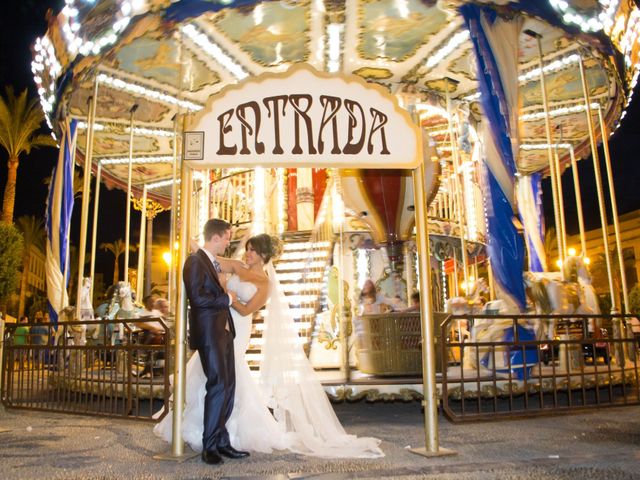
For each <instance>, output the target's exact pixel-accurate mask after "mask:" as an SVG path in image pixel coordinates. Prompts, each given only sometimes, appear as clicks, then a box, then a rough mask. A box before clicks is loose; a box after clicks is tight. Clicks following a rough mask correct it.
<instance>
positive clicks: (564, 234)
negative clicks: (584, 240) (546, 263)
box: [553, 130, 567, 255]
mask: <svg viewBox="0 0 640 480" xmlns="http://www.w3.org/2000/svg"><path fill="white" fill-rule="evenodd" d="M561 132H562V130H561ZM560 138H561V139H562V133H560ZM553 162H554V168H555V171H556V189H557V191H558V205H559V207H560V208H558V211H559V212H560V238H561V239H562V251H563V252H564V254H565V255H567V225H566V223H565V217H564V192H563V190H562V170H561V169H560V156H559V155H558V144H557V143H556V144H555V147H554V152H553Z"/></svg>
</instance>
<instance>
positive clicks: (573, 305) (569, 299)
mask: <svg viewBox="0 0 640 480" xmlns="http://www.w3.org/2000/svg"><path fill="white" fill-rule="evenodd" d="M562 268H563V274H564V278H565V280H563V279H562V275H561V274H560V273H559V272H545V273H538V272H535V273H534V272H525V274H524V282H525V286H526V291H527V296H528V298H529V299H530V300H531V302H532V303H533V305H534V307H535V313H537V314H541V315H550V314H558V315H572V314H585V315H598V314H599V313H600V307H599V306H598V299H597V297H596V293H595V290H594V288H593V286H592V285H591V276H590V274H589V271H588V270H587V267H586V265H585V264H584V261H583V260H582V258H581V257H576V256H571V257H567V259H566V260H565V262H564V264H563V266H562ZM593 328H594V326H593V325H591V324H590V326H589V329H590V330H592V329H593ZM554 330H555V320H550V321H549V322H548V323H547V322H544V323H542V324H541V325H540V327H539V329H538V336H539V338H548V339H550V340H552V339H553V336H554Z"/></svg>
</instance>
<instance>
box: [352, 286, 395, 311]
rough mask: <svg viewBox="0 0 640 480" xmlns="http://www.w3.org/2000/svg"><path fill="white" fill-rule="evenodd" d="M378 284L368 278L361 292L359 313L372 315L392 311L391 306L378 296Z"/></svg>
mask: <svg viewBox="0 0 640 480" xmlns="http://www.w3.org/2000/svg"><path fill="white" fill-rule="evenodd" d="M378 297H379V296H378V292H377V290H376V286H375V285H374V283H373V281H372V280H367V281H366V282H364V285H363V286H362V291H361V292H360V302H359V303H360V307H359V308H358V315H372V314H376V313H387V312H390V311H391V307H390V306H389V305H388V304H386V303H383V302H381V301H380V299H379V298H378Z"/></svg>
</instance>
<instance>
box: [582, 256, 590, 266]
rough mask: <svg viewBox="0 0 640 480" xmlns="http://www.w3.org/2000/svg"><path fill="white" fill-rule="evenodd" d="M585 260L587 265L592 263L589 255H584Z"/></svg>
mask: <svg viewBox="0 0 640 480" xmlns="http://www.w3.org/2000/svg"><path fill="white" fill-rule="evenodd" d="M583 262H584V264H585V265H589V264H590V263H591V259H590V258H589V257H584V259H583Z"/></svg>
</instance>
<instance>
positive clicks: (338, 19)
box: [41, 0, 638, 192]
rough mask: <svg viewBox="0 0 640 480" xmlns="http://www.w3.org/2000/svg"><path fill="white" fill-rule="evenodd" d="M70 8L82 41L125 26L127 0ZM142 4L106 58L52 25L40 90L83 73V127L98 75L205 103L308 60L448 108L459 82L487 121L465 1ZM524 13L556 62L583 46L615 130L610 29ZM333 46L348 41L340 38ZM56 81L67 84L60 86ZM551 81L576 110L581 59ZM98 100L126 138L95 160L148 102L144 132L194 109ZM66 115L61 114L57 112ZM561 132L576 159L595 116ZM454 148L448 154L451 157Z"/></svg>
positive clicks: (531, 90) (624, 8) (77, 83)
mask: <svg viewBox="0 0 640 480" xmlns="http://www.w3.org/2000/svg"><path fill="white" fill-rule="evenodd" d="M69 1H70V2H71V3H72V4H74V5H75V6H76V7H77V8H78V15H77V21H78V22H79V24H80V27H79V30H78V32H76V33H77V34H78V35H79V36H81V37H82V38H83V39H84V40H86V39H89V38H92V37H93V38H100V37H101V36H104V35H105V33H108V32H109V31H110V29H111V28H113V27H114V25H115V24H116V23H117V22H118V21H120V20H122V19H123V18H124V17H123V12H122V11H121V7H122V5H123V2H122V1H120V0H102V1H95V2H88V1H87V2H84V1H79V0H69ZM540 1H541V2H542V1H547V0H540ZM67 3H68V2H67ZM134 3H139V4H140V5H141V6H140V5H138V6H136V7H134V8H135V9H136V10H135V12H134V13H132V14H131V15H129V16H128V17H127V18H128V20H127V22H128V23H126V24H125V26H126V28H123V29H121V30H118V31H117V32H116V33H117V34H116V35H115V40H114V42H115V43H113V42H112V44H109V45H107V46H104V47H101V48H100V49H99V50H98V51H99V54H95V53H89V54H83V55H84V57H83V56H82V55H80V56H77V57H76V54H75V53H73V52H71V50H69V49H68V47H67V44H66V40H65V33H64V28H65V25H67V26H68V25H69V24H70V23H69V22H70V21H71V20H68V19H66V17H64V15H63V14H61V15H59V16H58V17H56V21H55V22H52V23H51V27H50V31H49V33H48V37H49V40H50V41H51V42H52V44H53V49H54V50H55V54H56V55H55V56H56V58H57V60H56V61H58V62H59V63H60V64H61V65H62V66H61V73H59V74H54V75H52V76H49V75H48V73H47V72H43V73H42V74H41V77H42V78H41V80H42V82H43V88H44V89H45V91H47V92H48V91H51V88H50V85H53V87H55V88H53V91H57V90H56V89H57V87H59V86H60V82H61V81H60V79H61V78H63V77H64V73H65V72H66V69H72V73H73V76H67V77H66V78H67V79H70V81H68V82H67V83H64V82H62V86H63V88H62V89H61V90H60V91H61V92H62V94H61V95H60V96H59V99H58V102H57V104H56V105H55V108H56V109H58V111H65V110H66V111H69V112H71V114H72V115H73V116H76V117H78V118H81V119H85V118H86V115H87V100H88V98H89V97H90V96H91V95H92V93H93V88H94V79H95V76H96V74H98V73H101V72H106V73H108V74H109V75H110V76H112V77H114V78H117V79H120V80H123V81H126V82H129V83H131V84H132V85H136V86H142V87H144V88H148V89H152V90H154V91H156V92H160V93H162V94H167V95H170V96H173V97H174V98H180V99H184V100H188V101H190V102H194V103H195V104H198V105H203V104H204V103H205V102H206V100H207V99H208V98H209V96H211V95H213V94H215V93H217V92H218V91H220V90H221V89H222V88H224V87H225V86H228V85H231V84H234V83H237V82H238V81H239V80H240V79H241V78H243V77H244V75H246V74H248V75H257V74H260V73H262V72H264V71H281V70H286V69H287V68H288V67H289V66H291V65H292V64H295V63H298V62H308V63H310V64H312V65H313V66H315V67H316V68H319V69H324V70H326V71H334V70H333V69H337V70H340V71H343V72H346V73H354V74H356V75H359V76H361V77H362V78H365V79H366V80H368V81H371V82H376V83H379V84H381V85H383V86H385V87H386V88H387V89H389V90H390V91H391V92H394V93H396V92H397V93H404V92H408V91H410V92H411V95H413V96H414V98H416V99H418V101H425V99H426V100H427V101H429V102H433V103H435V104H439V105H443V104H444V100H443V92H445V89H446V88H447V86H446V84H445V82H444V79H445V78H449V79H451V82H450V83H449V86H448V89H449V92H451V94H452V97H453V99H454V103H455V102H456V101H457V102H460V104H464V103H467V102H470V105H469V109H470V111H471V112H472V113H473V114H474V115H475V116H476V118H477V119H480V118H481V112H480V104H479V103H478V101H477V98H475V99H473V100H472V99H471V98H469V97H470V96H471V95H472V94H475V93H476V92H477V88H478V87H477V83H476V80H475V77H476V72H475V69H476V64H475V58H474V54H473V51H472V48H471V47H472V46H471V42H470V41H469V38H468V33H467V32H466V29H465V26H464V23H463V21H462V18H461V17H460V15H459V14H458V13H457V11H456V9H455V6H457V5H459V4H460V3H462V2H461V1H459V0H449V1H441V0H440V1H436V0H346V1H345V0H324V1H320V0H304V1H291V0H278V1H264V2H260V3H258V2H256V3H255V4H251V3H249V4H247V3H248V2H243V5H244V6H240V7H234V2H228V3H229V6H227V7H225V8H222V9H220V4H221V3H222V2H220V1H214V0H211V1H209V2H207V1H202V2H195V1H191V2H190V1H182V2H169V1H166V0H153V1H146V2H144V1H141V2H134ZM480 3H484V4H487V5H489V6H491V5H494V4H495V5H498V4H499V5H501V6H500V7H499V11H500V12H502V13H504V14H505V15H507V16H515V15H517V14H518V9H519V7H518V3H517V2H506V1H502V0H501V1H493V2H492V1H482V2H480ZM628 3H630V2H619V7H617V10H616V11H615V12H614V13H615V15H613V14H612V16H611V18H612V19H614V20H615V21H614V25H613V26H612V27H611V38H612V41H613V43H614V45H616V46H617V47H618V49H619V50H620V51H621V53H622V54H623V55H627V56H628V57H629V59H628V62H627V66H626V70H625V71H624V72H623V75H626V76H627V78H629V76H630V73H629V72H630V71H631V70H632V69H631V67H630V65H632V62H633V61H635V59H636V57H637V55H636V53H637V51H638V42H636V41H635V40H634V41H633V42H631V43H632V46H631V47H625V45H626V43H625V42H627V43H628V41H629V38H631V37H628V35H627V33H626V32H627V31H628V30H632V31H634V30H633V29H634V28H636V27H635V26H634V25H635V24H634V23H633V18H634V17H633V15H632V14H633V12H637V9H634V7H632V6H630V4H628ZM208 5H210V6H211V7H210V8H209V7H208ZM566 5H567V6H568V8H571V9H572V11H573V12H574V13H576V14H580V15H583V16H585V18H586V17H593V16H594V15H595V14H597V13H599V12H601V11H602V10H603V8H604V7H602V5H603V3H602V2H599V1H597V0H571V1H568V2H566ZM196 7H197V8H196ZM552 8H555V9H556V10H557V8H556V7H552ZM558 8H560V7H558ZM181 9H182V10H183V11H182V13H181V14H180V15H178V16H176V15H175V13H176V11H178V10H181ZM168 10H172V14H171V15H172V16H171V18H168V17H167V14H166V12H167V11H168ZM143 12H144V13H143ZM125 16H126V15H125ZM176 18H179V20H176ZM523 18H524V24H523V30H525V29H531V30H533V31H535V32H538V33H540V34H541V35H542V49H543V52H544V55H545V62H547V63H548V62H552V61H554V60H562V59H563V58H567V57H568V56H569V55H571V54H575V53H578V52H579V53H581V54H582V55H583V57H584V58H585V59H586V61H585V67H586V71H587V78H588V83H589V90H590V95H591V97H592V101H597V102H600V103H603V104H604V105H605V112H604V113H605V115H606V117H607V119H608V121H609V122H610V123H611V122H613V121H614V120H617V118H618V115H619V112H620V109H621V105H622V103H623V101H624V98H623V95H622V93H623V92H622V89H621V82H620V73H619V72H618V71H617V70H616V68H615V67H614V65H613V63H612V62H613V57H611V56H610V52H605V53H599V52H598V51H597V50H596V47H595V46H594V45H602V38H603V35H602V34H600V36H599V38H595V37H594V36H590V35H589V34H584V33H578V34H576V33H575V32H576V30H575V28H574V30H571V29H563V28H560V26H562V18H563V17H562V14H560V13H559V14H558V19H557V25H556V26H553V25H551V24H550V23H548V22H546V21H543V20H540V19H537V18H532V17H530V16H527V15H523ZM569 23H571V22H569ZM186 26H190V27H193V28H194V29H197V32H198V35H203V36H204V37H206V42H204V43H206V44H207V47H205V46H203V43H198V42H197V41H196V40H195V39H194V38H193V37H190V36H189V35H188V34H185V30H186V29H185V27H186ZM332 32H333V33H332ZM605 32H606V33H607V34H609V32H608V31H606V30H605ZM332 34H333V35H334V37H333V38H332ZM336 35H337V36H336ZM625 35H627V36H625ZM634 38H635V37H634ZM336 39H338V43H337V44H335V43H334V42H335V40H336ZM84 40H83V41H84ZM625 49H626V50H625ZM336 52H338V55H337V57H336V56H335V55H336ZM334 57H335V58H334ZM50 63H51V62H50ZM519 63H520V73H521V74H526V73H528V72H530V71H532V70H534V69H536V68H537V67H538V46H537V41H536V40H535V39H534V38H531V37H529V36H527V35H526V34H524V33H522V34H521V36H520V41H519ZM229 65H237V66H239V67H240V68H242V69H243V70H244V75H239V74H238V73H237V71H234V69H233V68H230V67H229ZM56 78H57V79H58V82H59V84H56V83H55V81H56ZM546 79H547V90H548V96H549V101H550V104H551V105H552V108H556V107H562V106H566V105H575V104H576V103H578V102H579V101H580V100H581V98H582V86H581V82H580V77H579V70H578V68H577V64H576V63H571V62H569V63H568V64H567V65H563V66H562V68H561V69H560V70H556V71H552V72H549V73H548V74H547V76H546ZM52 82H53V83H52ZM45 87H46V88H45ZM98 92H99V93H98V106H97V115H96V121H97V122H102V123H105V124H106V123H110V124H113V123H118V124H120V130H117V131H110V130H107V131H101V132H96V136H95V141H94V144H95V148H96V152H95V153H96V155H97V156H101V155H120V156H122V155H123V154H125V153H127V151H128V133H127V131H126V130H125V127H126V126H127V125H128V121H129V112H130V109H131V107H132V105H134V104H138V105H139V108H138V110H137V111H136V113H135V118H134V121H135V123H136V125H140V126H145V127H147V128H156V129H158V128H162V129H166V130H171V129H173V126H174V125H173V121H172V119H173V117H174V115H175V114H176V113H178V112H184V111H185V110H184V109H181V108H179V107H178V106H176V104H175V103H171V102H167V101H163V100H161V99H159V98H158V97H157V96H156V97H155V98H154V97H153V96H146V97H145V96H141V95H139V94H137V93H127V92H125V91H123V90H120V89H117V88H115V87H114V86H113V85H107V84H100V86H99V90H98ZM520 97H521V98H520V105H521V107H522V111H521V113H523V114H526V113H535V112H539V111H540V110H541V108H542V106H541V103H542V102H541V94H540V84H539V80H538V78H537V77H536V76H535V75H531V78H529V79H527V80H523V81H522V82H521V84H520ZM55 113H57V112H54V114H52V115H51V118H55V116H56V115H55ZM426 122H427V123H423V125H424V126H425V127H428V128H434V129H436V130H437V129H440V130H441V129H442V128H441V127H442V125H443V123H444V124H446V120H444V119H443V118H441V117H437V118H436V119H435V120H434V121H433V122H431V123H429V121H428V120H427V121H426ZM552 124H553V126H554V127H555V125H562V132H563V133H562V135H563V140H566V141H571V142H575V148H576V152H577V153H578V152H581V151H583V152H585V151H586V150H585V149H584V145H586V144H588V137H587V132H586V128H584V114H580V113H574V114H570V115H563V116H558V117H554V118H553V119H552ZM541 125H543V123H542V121H541V120H539V119H538V120H536V121H530V122H521V126H520V128H521V130H520V133H521V140H522V142H530V143H545V142H546V138H545V134H544V131H542V130H544V129H542V130H541V128H540V127H541ZM554 131H555V130H554ZM446 137H447V136H446V135H443V134H439V135H435V136H434V138H436V139H437V140H438V142H439V143H441V144H446V143H447V138H446ZM135 138H136V139H135V143H134V147H135V152H134V155H137V156H141V155H171V154H172V148H171V141H170V139H169V138H165V137H162V138H159V137H157V136H154V135H153V134H149V133H142V134H139V133H136V134H135ZM79 145H80V147H81V148H84V142H83V141H79ZM443 154H444V155H448V153H447V152H444V153H443ZM546 163H547V160H546V155H545V154H544V152H543V154H539V152H537V151H531V152H521V154H520V156H519V167H520V168H521V169H523V170H528V171H532V170H536V169H540V168H544V167H545V165H546ZM160 171H162V169H160ZM120 173H121V172H120V170H119V169H116V170H114V172H112V174H113V175H120ZM167 174H168V171H167ZM110 175H111V174H110ZM153 178H157V177H153ZM115 183H118V184H120V183H122V182H115ZM125 184H126V182H125ZM168 191H169V190H167V192H168Z"/></svg>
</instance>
